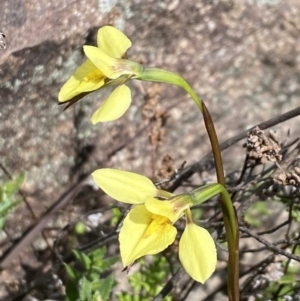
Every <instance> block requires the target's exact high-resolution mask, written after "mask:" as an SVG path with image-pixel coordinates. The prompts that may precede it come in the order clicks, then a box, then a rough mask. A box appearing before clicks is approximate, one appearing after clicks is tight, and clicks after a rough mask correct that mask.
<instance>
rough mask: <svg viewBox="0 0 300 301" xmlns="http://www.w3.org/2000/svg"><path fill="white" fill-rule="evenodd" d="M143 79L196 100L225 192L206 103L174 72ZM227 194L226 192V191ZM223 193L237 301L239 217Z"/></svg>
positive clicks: (152, 71) (149, 71)
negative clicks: (177, 90)
mask: <svg viewBox="0 0 300 301" xmlns="http://www.w3.org/2000/svg"><path fill="white" fill-rule="evenodd" d="M139 79H140V80H144V81H151V82H153V81H155V82H163V83H169V84H173V85H176V86H179V87H181V88H183V89H184V90H185V91H186V92H187V93H188V94H189V95H190V96H191V97H192V99H193V100H194V101H195V103H196V105H197V106H198V108H199V109H200V111H201V113H202V114H203V117H204V123H205V127H206V130H207V133H208V136H209V139H210V142H211V147H212V151H213V156H214V160H215V166H216V174H217V179H218V183H219V184H221V185H222V187H223V189H224V190H225V191H226V189H225V188H224V186H225V177H224V170H223V163H222V157H221V152H220V147H219V142H218V138H217V134H216V131H215V128H214V124H213V121H212V119H211V116H210V114H209V111H208V110H207V108H206V106H205V104H204V102H202V101H201V99H199V98H198V96H197V94H196V93H195V91H194V90H193V89H192V88H191V86H190V85H189V84H188V83H187V82H186V81H185V80H184V79H183V78H182V77H181V76H180V75H178V74H175V73H173V72H169V71H165V70H162V69H157V68H146V69H144V71H143V72H142V75H141V77H140V78H139ZM226 193H227V191H226ZM220 194H221V198H220V199H221V209H222V212H223V219H224V225H225V230H226V237H227V242H228V252H229V259H228V271H229V277H228V294H229V300H231V301H238V300H239V244H238V225H237V219H236V214H235V211H234V208H233V205H232V202H231V200H230V197H229V196H228V193H227V196H226V194H225V193H224V191H222V192H220Z"/></svg>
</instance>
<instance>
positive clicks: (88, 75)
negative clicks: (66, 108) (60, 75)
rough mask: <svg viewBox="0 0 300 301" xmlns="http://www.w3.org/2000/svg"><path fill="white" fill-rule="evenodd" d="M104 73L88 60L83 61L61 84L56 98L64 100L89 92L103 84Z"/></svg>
mask: <svg viewBox="0 0 300 301" xmlns="http://www.w3.org/2000/svg"><path fill="white" fill-rule="evenodd" d="M104 79H105V76H104V74H103V73H102V72H101V71H100V70H99V69H98V68H97V67H96V66H95V65H94V64H93V63H92V62H91V61H90V60H87V61H86V62H84V63H83V64H82V65H81V66H80V67H79V68H77V70H76V71H75V72H74V74H73V75H72V76H71V77H70V78H69V79H68V81H67V82H66V83H65V84H64V85H63V86H62V88H61V89H60V91H59V94H58V100H59V101H60V102H64V101H67V100H70V99H72V98H74V97H75V96H77V95H79V94H81V93H83V92H91V91H95V90H97V89H99V88H101V87H102V86H103V84H104Z"/></svg>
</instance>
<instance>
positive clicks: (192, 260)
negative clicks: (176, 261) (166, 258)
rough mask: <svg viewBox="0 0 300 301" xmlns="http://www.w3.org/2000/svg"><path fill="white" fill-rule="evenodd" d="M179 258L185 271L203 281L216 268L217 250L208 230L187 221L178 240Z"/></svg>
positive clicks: (195, 278)
mask: <svg viewBox="0 0 300 301" xmlns="http://www.w3.org/2000/svg"><path fill="white" fill-rule="evenodd" d="M179 258H180V261H181V263H182V265H183V267H184V269H185V270H186V272H187V273H188V274H189V275H190V276H191V277H192V278H193V279H194V280H196V281H198V282H201V283H204V282H205V281H206V280H207V279H208V278H209V277H210V276H211V274H212V273H213V272H214V271H215V269H216V264H217V251H216V247H215V243H214V240H213V239H212V237H211V235H210V234H209V232H208V231H207V230H205V229H203V228H201V227H199V226H197V225H195V224H193V223H188V224H187V226H186V228H185V230H184V232H183V234H182V237H181V239H180V242H179Z"/></svg>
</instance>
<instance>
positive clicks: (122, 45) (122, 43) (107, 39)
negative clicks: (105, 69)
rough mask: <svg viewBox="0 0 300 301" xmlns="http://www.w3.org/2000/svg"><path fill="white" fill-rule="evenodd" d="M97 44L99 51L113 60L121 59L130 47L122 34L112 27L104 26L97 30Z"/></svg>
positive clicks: (129, 43)
mask: <svg viewBox="0 0 300 301" xmlns="http://www.w3.org/2000/svg"><path fill="white" fill-rule="evenodd" d="M97 42H98V47H99V48H100V49H102V50H103V51H104V52H105V53H106V54H107V55H109V56H111V57H114V58H121V57H122V56H123V55H124V54H125V53H126V51H127V49H128V48H129V47H130V46H131V42H130V40H129V39H128V38H127V37H126V36H125V35H124V34H123V32H121V31H119V30H118V29H116V28H114V27H112V26H104V27H102V28H100V29H99V30H98V36H97Z"/></svg>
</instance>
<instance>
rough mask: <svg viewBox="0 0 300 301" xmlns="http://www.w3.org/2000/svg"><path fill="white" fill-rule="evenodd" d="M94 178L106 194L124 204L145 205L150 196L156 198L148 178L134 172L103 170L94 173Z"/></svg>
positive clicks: (154, 190) (154, 189) (152, 185)
mask: <svg viewBox="0 0 300 301" xmlns="http://www.w3.org/2000/svg"><path fill="white" fill-rule="evenodd" d="M92 177H93V179H94V181H95V183H96V184H97V185H98V186H99V187H100V188H101V189H102V190H103V191H104V192H105V193H107V194H108V195H109V196H110V197H112V198H113V199H115V200H117V201H120V202H124V203H129V204H141V203H144V202H145V200H146V198H147V197H148V196H155V195H156V191H157V189H156V187H155V186H154V184H153V183H152V182H151V181H150V180H149V179H148V178H146V177H144V176H141V175H139V174H136V173H133V172H128V171H123V170H117V169H110V168H102V169H98V170H96V171H94V172H93V173H92Z"/></svg>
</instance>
